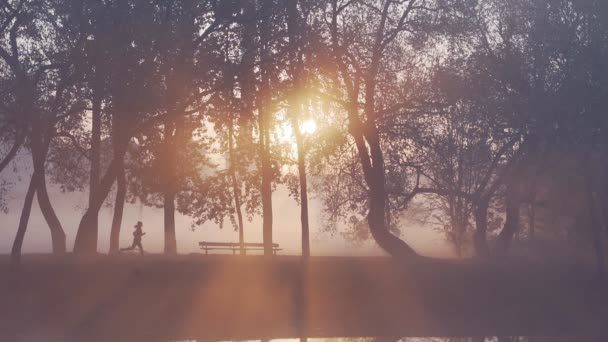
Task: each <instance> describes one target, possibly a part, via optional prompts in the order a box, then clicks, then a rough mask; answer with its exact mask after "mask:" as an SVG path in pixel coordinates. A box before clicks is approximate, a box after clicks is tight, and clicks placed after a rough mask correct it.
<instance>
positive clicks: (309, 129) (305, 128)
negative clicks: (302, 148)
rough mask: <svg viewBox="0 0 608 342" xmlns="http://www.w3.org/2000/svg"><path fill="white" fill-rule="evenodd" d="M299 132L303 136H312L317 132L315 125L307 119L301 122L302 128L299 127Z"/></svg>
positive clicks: (311, 120)
mask: <svg viewBox="0 0 608 342" xmlns="http://www.w3.org/2000/svg"><path fill="white" fill-rule="evenodd" d="M300 130H301V131H302V133H303V134H307V135H310V134H313V133H314V132H315V131H316V130H317V123H316V122H315V120H313V119H308V120H306V121H304V122H302V126H300Z"/></svg>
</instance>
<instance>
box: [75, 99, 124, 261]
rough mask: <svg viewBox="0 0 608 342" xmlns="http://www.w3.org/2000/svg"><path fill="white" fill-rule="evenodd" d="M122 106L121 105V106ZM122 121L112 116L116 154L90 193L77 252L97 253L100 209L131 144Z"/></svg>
mask: <svg viewBox="0 0 608 342" xmlns="http://www.w3.org/2000/svg"><path fill="white" fill-rule="evenodd" d="M119 107H121V106H119ZM124 125H125V123H123V122H120V120H119V117H118V116H116V115H115V116H114V117H113V118H112V145H113V152H114V156H113V158H112V161H111V162H110V165H108V169H107V170H106V172H105V174H104V175H103V177H102V178H101V180H100V181H99V182H98V183H97V185H96V186H95V191H93V193H92V195H90V197H89V199H90V202H89V207H88V208H87V210H86V211H85V212H84V214H83V215H82V218H81V219H80V223H79V224H78V231H77V232H76V239H75V241H74V253H75V254H93V253H97V239H98V230H97V226H96V224H95V223H96V222H97V217H98V215H99V210H100V209H101V206H102V205H103V202H104V201H105V199H106V198H107V197H108V194H109V193H110V190H111V189H112V185H113V184H114V181H115V180H116V177H118V174H119V173H120V170H121V169H122V168H123V167H124V157H125V153H126V151H127V146H128V145H129V141H130V139H131V138H130V136H129V135H127V134H126V131H127V127H125V126H124Z"/></svg>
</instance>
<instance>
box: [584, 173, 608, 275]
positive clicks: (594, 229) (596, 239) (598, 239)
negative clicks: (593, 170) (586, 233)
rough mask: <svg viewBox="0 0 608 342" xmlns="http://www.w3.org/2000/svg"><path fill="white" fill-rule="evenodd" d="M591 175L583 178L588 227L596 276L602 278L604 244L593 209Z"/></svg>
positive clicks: (593, 199)
mask: <svg viewBox="0 0 608 342" xmlns="http://www.w3.org/2000/svg"><path fill="white" fill-rule="evenodd" d="M591 177H592V175H590V172H587V175H586V177H585V182H586V187H587V189H586V190H587V191H586V192H587V208H588V210H589V225H590V229H591V236H592V239H593V241H591V243H592V245H593V250H594V252H595V260H596V269H597V275H598V277H599V278H604V274H605V267H604V261H605V260H604V244H603V241H602V233H601V228H600V224H599V220H598V217H597V211H596V209H595V196H594V193H593V183H592V179H591Z"/></svg>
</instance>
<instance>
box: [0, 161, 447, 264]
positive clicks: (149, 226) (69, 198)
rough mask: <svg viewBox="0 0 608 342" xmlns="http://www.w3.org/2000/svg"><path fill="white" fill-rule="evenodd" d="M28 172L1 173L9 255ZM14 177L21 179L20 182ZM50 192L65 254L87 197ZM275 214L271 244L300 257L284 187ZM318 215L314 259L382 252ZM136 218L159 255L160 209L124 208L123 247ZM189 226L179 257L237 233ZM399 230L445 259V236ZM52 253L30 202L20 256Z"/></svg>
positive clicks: (104, 214) (0, 245) (254, 238)
mask: <svg viewBox="0 0 608 342" xmlns="http://www.w3.org/2000/svg"><path fill="white" fill-rule="evenodd" d="M30 174H31V169H30V168H24V167H20V174H19V175H18V174H15V173H14V172H13V171H12V170H9V168H7V169H5V171H4V172H3V174H2V175H0V177H2V179H4V180H9V181H11V182H14V185H13V186H12V188H11V190H10V192H9V194H8V202H9V208H10V210H9V213H8V214H3V213H1V214H0V215H2V219H1V220H0V222H1V223H2V232H1V233H0V234H1V235H0V254H5V253H10V249H11V246H12V243H13V240H14V238H15V234H16V231H17V225H18V223H19V215H20V213H21V207H22V205H23V200H24V197H25V192H26V190H27V184H28V181H29V177H30ZM18 176H20V177H18ZM18 178H21V180H19V179H18ZM49 190H50V191H49V192H50V196H51V201H52V203H53V206H54V208H55V211H56V213H57V216H58V217H59V220H60V221H61V223H62V225H63V228H64V230H65V233H66V236H67V245H68V250H71V249H72V247H73V244H74V239H75V237H76V230H77V227H78V223H79V221H80V218H81V217H82V213H83V212H84V210H85V209H86V205H87V202H88V195H87V193H62V192H61V191H60V190H59V189H58V188H57V187H55V186H53V185H49ZM110 196H114V192H112V193H110ZM313 196H314V195H313ZM140 209H141V210H140ZM140 211H141V217H140ZM273 212H274V217H273V220H274V230H273V237H274V238H273V240H274V242H276V243H279V244H280V246H281V248H283V251H281V254H300V251H301V248H300V246H301V245H300V244H301V242H300V236H301V230H300V209H299V207H298V205H297V204H296V202H295V201H294V199H293V198H291V197H289V196H288V195H287V191H286V190H285V189H284V188H279V189H278V190H277V191H276V192H275V193H274V194H273ZM319 214H320V208H319V203H318V201H315V199H314V198H313V199H312V201H311V205H310V222H311V236H310V237H311V253H312V254H313V255H382V254H384V253H383V252H382V251H381V250H380V249H379V248H378V247H377V246H376V244H375V243H374V242H373V241H369V242H368V243H364V244H362V245H354V244H352V243H351V242H348V241H346V240H345V239H344V238H343V237H342V236H340V235H339V234H336V235H333V236H332V235H330V234H328V233H326V232H323V231H322V230H321V229H320V226H321V223H320V220H319ZM99 219H100V220H99V241H98V251H100V252H104V253H105V252H107V251H108V248H109V239H110V225H111V222H112V208H111V207H104V208H102V210H101V212H100V216H99ZM138 220H141V221H143V223H144V226H143V230H144V231H145V232H146V235H145V236H144V239H143V245H144V249H145V250H146V251H148V252H153V253H158V252H162V250H163V214H162V209H155V208H146V207H144V208H143V209H142V208H141V207H140V206H139V205H129V204H127V205H126V206H125V212H124V216H123V223H122V230H121V234H120V245H121V247H126V246H129V245H130V244H131V239H132V234H131V233H132V229H133V228H132V227H133V225H134V224H135V223H136V222H137V221H138ZM190 222H191V221H190V219H189V218H188V217H185V216H182V215H177V216H176V234H177V247H178V251H179V253H191V252H199V251H200V250H199V247H198V242H199V241H218V242H238V233H237V232H236V231H234V229H233V228H232V226H231V225H230V224H229V222H226V224H225V226H224V228H223V229H219V227H218V226H217V225H215V224H213V223H206V224H204V225H202V226H198V227H196V228H195V229H194V230H192V229H191V228H190V227H191V226H190ZM402 232H403V233H402V237H403V238H404V239H405V240H406V241H407V242H409V243H410V244H411V245H412V246H413V247H414V248H415V249H416V250H417V251H418V252H419V253H422V254H426V255H435V256H442V255H449V254H450V253H451V251H450V249H449V248H448V247H447V246H446V244H445V242H444V240H443V236H442V235H441V234H438V233H437V232H435V231H433V230H432V229H430V228H428V227H419V226H415V225H411V226H406V227H403V228H402ZM245 241H247V242H262V220H261V218H255V219H254V220H253V221H252V222H245ZM50 250H51V241H50V233H49V229H48V227H47V225H46V222H45V221H44V218H43V217H42V214H41V212H40V209H39V207H38V203H37V202H34V205H33V208H32V215H31V218H30V222H29V226H28V230H27V233H26V235H25V241H24V245H23V252H24V253H32V252H49V251H50Z"/></svg>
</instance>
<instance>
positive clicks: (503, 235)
mask: <svg viewBox="0 0 608 342" xmlns="http://www.w3.org/2000/svg"><path fill="white" fill-rule="evenodd" d="M506 197H507V198H506V218H505V224H504V227H503V229H502V230H501V231H500V233H499V234H498V237H497V238H496V245H495V247H494V254H495V256H497V257H505V256H506V255H507V252H508V250H509V246H510V245H511V241H512V240H513V236H514V235H515V233H516V232H517V230H518V229H519V208H520V206H521V201H520V200H519V194H518V193H517V187H516V186H514V185H511V184H509V185H507V195H506Z"/></svg>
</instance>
